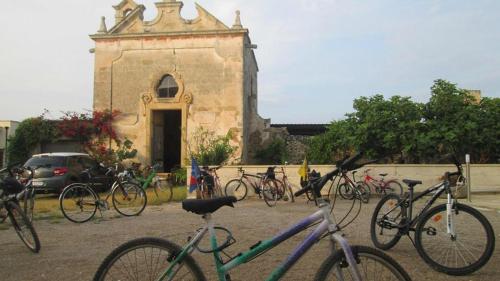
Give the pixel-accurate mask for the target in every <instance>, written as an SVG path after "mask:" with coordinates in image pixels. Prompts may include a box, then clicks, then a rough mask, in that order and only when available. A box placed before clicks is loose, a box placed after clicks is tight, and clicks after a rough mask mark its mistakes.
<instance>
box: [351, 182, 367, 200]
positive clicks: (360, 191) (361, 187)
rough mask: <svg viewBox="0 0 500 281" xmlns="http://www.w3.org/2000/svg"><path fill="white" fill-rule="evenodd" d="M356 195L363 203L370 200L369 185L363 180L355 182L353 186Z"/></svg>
mask: <svg viewBox="0 0 500 281" xmlns="http://www.w3.org/2000/svg"><path fill="white" fill-rule="evenodd" d="M354 192H355V194H356V197H357V198H358V199H359V200H361V202H363V203H368V201H370V187H369V186H367V185H366V184H365V183H364V182H358V183H356V188H355V191H354Z"/></svg>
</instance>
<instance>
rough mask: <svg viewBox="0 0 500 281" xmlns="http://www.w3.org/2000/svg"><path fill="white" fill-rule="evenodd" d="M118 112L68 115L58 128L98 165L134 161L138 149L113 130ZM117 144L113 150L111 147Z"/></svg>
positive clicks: (72, 113) (74, 113)
mask: <svg viewBox="0 0 500 281" xmlns="http://www.w3.org/2000/svg"><path fill="white" fill-rule="evenodd" d="M119 114H120V112H119V111H116V110H115V111H113V112H110V111H109V110H104V111H94V112H92V114H89V113H86V114H84V113H76V112H66V113H65V115H64V116H63V117H62V118H61V119H62V120H61V122H60V123H59V125H58V128H59V131H60V132H61V134H62V135H63V136H65V137H68V138H71V139H75V140H78V141H79V142H80V143H81V144H82V146H83V147H84V150H85V152H87V153H88V154H89V155H90V156H91V157H93V158H94V159H96V160H97V161H98V162H101V163H104V164H106V165H112V164H114V163H117V162H121V161H123V160H125V159H130V158H134V157H135V155H136V154H137V150H136V149H133V148H132V146H133V143H132V141H130V140H129V139H127V138H125V139H124V140H122V139H120V138H119V137H118V135H117V133H116V131H115V129H114V128H113V122H114V120H115V119H116V117H117V116H118V115H119ZM111 143H114V144H115V146H114V148H113V147H111Z"/></svg>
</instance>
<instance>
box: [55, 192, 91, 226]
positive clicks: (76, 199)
mask: <svg viewBox="0 0 500 281" xmlns="http://www.w3.org/2000/svg"><path fill="white" fill-rule="evenodd" d="M84 196H85V198H84ZM97 200H98V196H97V194H96V193H95V192H94V191H93V190H92V189H91V188H90V187H88V186H87V185H86V184H83V183H72V184H70V185H68V186H66V187H65V188H64V190H63V192H62V193H61V195H60V196H59V207H60V208H61V212H62V213H63V215H64V217H65V218H67V219H68V220H69V221H71V222H74V223H84V222H87V221H89V220H90V219H91V218H92V217H94V215H95V213H96V211H97ZM85 206H88V208H87V209H86V210H85V211H84V210H83V208H84V207H85ZM73 208H76V209H75V210H73ZM78 209H79V210H80V212H78Z"/></svg>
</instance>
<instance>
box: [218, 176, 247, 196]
mask: <svg viewBox="0 0 500 281" xmlns="http://www.w3.org/2000/svg"><path fill="white" fill-rule="evenodd" d="M247 192H248V188H247V185H246V183H245V182H244V181H242V180H240V179H233V180H230V181H229V182H228V183H227V184H226V187H225V188H224V193H225V194H226V196H234V197H236V199H237V200H238V201H241V200H243V199H245V197H246V196H247Z"/></svg>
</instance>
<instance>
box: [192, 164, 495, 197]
mask: <svg viewBox="0 0 500 281" xmlns="http://www.w3.org/2000/svg"><path fill="white" fill-rule="evenodd" d="M239 167H243V169H244V170H245V172H248V173H257V172H259V173H263V172H265V171H266V169H267V167H268V166H265V165H241V166H225V167H222V168H221V169H219V170H218V171H217V174H218V175H219V178H220V181H221V184H222V187H223V188H224V186H225V185H226V183H227V182H228V181H229V180H231V179H233V178H236V177H238V175H239V174H238V168H239ZM277 167H278V169H276V171H279V170H280V169H279V167H284V166H277ZM299 168H300V165H287V166H286V172H287V175H288V180H289V181H290V182H291V183H292V185H293V186H294V189H295V190H298V189H299V188H300V183H299V182H300V181H299V178H300V177H299V175H298V173H297V171H298V169H299ZM309 168H310V169H311V170H313V169H314V170H316V171H318V172H320V173H321V175H324V174H325V173H327V172H329V171H331V170H332V169H333V166H331V165H310V166H309ZM364 169H371V170H370V175H372V176H375V177H379V176H378V174H379V173H388V175H387V176H386V177H385V178H386V179H392V178H396V179H399V180H402V179H414V180H422V182H423V184H421V185H417V187H416V188H415V189H416V191H419V190H423V189H425V188H426V187H429V186H431V185H433V184H436V183H438V182H439V178H440V177H441V176H442V175H443V174H444V173H445V172H446V171H450V172H454V171H456V168H455V166H454V165H429V164H404V165H403V164H380V165H366V166H364V167H362V168H361V169H359V170H358V171H359V172H358V174H356V178H357V179H358V178H359V179H361V175H362V173H363V171H364ZM187 170H188V171H187V173H188V183H189V178H190V175H191V167H187ZM464 173H465V165H464ZM499 176H500V164H473V165H471V184H472V185H471V186H472V188H471V190H472V192H487V191H497V192H500V177H499ZM277 178H278V179H281V175H280V174H277ZM403 187H405V185H404V184H403ZM249 189H251V188H250V187H249ZM325 189H326V188H325ZM325 189H324V190H323V191H326V190H325Z"/></svg>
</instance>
